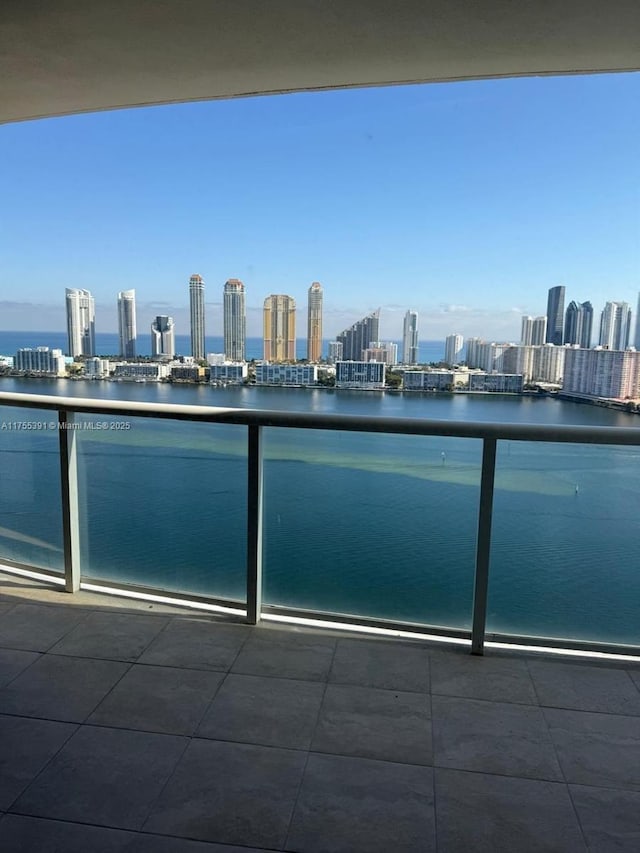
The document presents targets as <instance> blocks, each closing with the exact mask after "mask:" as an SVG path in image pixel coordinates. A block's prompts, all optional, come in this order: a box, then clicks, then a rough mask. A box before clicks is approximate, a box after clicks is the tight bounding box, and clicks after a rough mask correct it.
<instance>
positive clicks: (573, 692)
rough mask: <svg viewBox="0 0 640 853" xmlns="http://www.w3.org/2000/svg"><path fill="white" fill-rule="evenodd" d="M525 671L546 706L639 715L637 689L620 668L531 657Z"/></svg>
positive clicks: (638, 693)
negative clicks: (527, 672)
mask: <svg viewBox="0 0 640 853" xmlns="http://www.w3.org/2000/svg"><path fill="white" fill-rule="evenodd" d="M529 671H530V672H531V677H532V678H533V683H534V684H535V688H536V692H537V694H538V699H539V700H540V704H541V705H544V706H546V707H550V708H571V709H574V710H576V711H597V712H602V713H605V714H639V715H640V692H639V691H638V690H637V689H636V687H635V685H634V683H633V681H632V680H631V678H630V677H629V675H628V674H627V673H626V672H625V671H624V670H623V669H607V668H605V667H599V666H587V665H581V664H569V663H555V662H552V661H541V660H531V661H529Z"/></svg>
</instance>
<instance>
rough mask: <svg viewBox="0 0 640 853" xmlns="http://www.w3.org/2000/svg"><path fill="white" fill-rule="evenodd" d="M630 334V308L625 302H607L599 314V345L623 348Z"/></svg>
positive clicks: (617, 348)
mask: <svg viewBox="0 0 640 853" xmlns="http://www.w3.org/2000/svg"><path fill="white" fill-rule="evenodd" d="M630 334H631V308H630V307H629V305H628V303H626V302H607V303H606V305H605V306H604V308H603V310H602V314H601V315H600V336H599V339H598V343H599V345H600V346H601V347H606V348H607V349H612V350H625V349H626V348H627V347H628V346H629V336H630Z"/></svg>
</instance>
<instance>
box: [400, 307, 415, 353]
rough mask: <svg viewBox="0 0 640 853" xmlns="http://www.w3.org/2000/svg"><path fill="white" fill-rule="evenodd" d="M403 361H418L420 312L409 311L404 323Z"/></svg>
mask: <svg viewBox="0 0 640 853" xmlns="http://www.w3.org/2000/svg"><path fill="white" fill-rule="evenodd" d="M402 363H403V364H417V363H418V312H417V311H407V313H406V314H405V315H404V323H403V324H402Z"/></svg>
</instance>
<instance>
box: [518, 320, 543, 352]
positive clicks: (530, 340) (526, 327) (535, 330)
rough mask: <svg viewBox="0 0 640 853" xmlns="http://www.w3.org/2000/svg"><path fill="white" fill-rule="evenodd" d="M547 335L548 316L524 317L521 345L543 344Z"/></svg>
mask: <svg viewBox="0 0 640 853" xmlns="http://www.w3.org/2000/svg"><path fill="white" fill-rule="evenodd" d="M546 337H547V318H546V317H535V318H534V317H523V318H522V331H521V333H520V344H521V346H525V347H528V346H542V344H544V343H545V341H546Z"/></svg>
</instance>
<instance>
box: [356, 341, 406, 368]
mask: <svg viewBox="0 0 640 853" xmlns="http://www.w3.org/2000/svg"><path fill="white" fill-rule="evenodd" d="M362 360H363V361H381V362H382V363H383V364H388V365H389V366H393V365H395V364H397V363H398V344H396V343H393V342H392V341H372V342H371V346H369V347H367V348H366V349H364V350H363V352H362Z"/></svg>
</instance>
